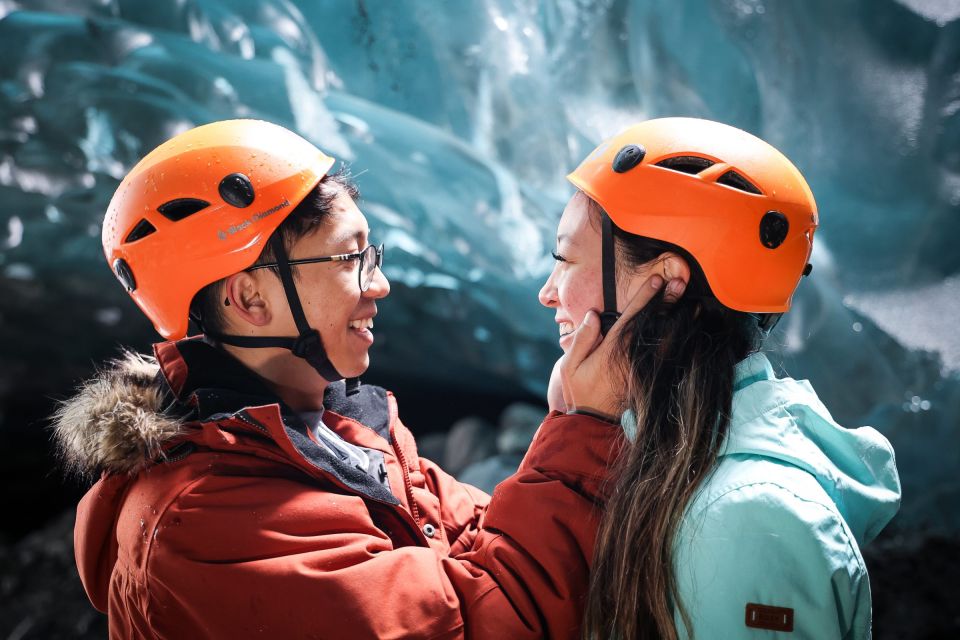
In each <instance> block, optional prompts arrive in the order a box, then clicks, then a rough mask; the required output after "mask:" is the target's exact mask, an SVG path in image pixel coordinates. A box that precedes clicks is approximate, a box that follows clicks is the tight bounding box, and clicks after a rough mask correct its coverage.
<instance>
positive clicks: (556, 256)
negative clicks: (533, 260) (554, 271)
mask: <svg viewBox="0 0 960 640" xmlns="http://www.w3.org/2000/svg"><path fill="white" fill-rule="evenodd" d="M550 255H552V256H553V259H554V260H556V261H557V262H566V261H567V259H566V258H564V257H563V256H562V255H560V254H559V253H556V252H555V251H551V252H550Z"/></svg>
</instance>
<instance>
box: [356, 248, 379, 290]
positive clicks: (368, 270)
mask: <svg viewBox="0 0 960 640" xmlns="http://www.w3.org/2000/svg"><path fill="white" fill-rule="evenodd" d="M377 253H378V252H377V247H375V246H373V245H370V246H368V247H367V248H366V249H364V250H363V255H361V256H360V290H361V291H366V290H367V289H369V288H370V283H371V282H372V281H373V274H374V272H375V271H376V270H377V267H378V266H380V265H379V264H377V262H378V260H377Z"/></svg>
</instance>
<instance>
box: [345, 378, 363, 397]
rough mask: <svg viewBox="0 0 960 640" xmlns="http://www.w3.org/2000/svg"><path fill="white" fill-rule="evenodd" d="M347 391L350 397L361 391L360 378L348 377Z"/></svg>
mask: <svg viewBox="0 0 960 640" xmlns="http://www.w3.org/2000/svg"><path fill="white" fill-rule="evenodd" d="M346 393H347V396H348V397H349V396H354V395H357V394H358V393H360V378H347V382H346Z"/></svg>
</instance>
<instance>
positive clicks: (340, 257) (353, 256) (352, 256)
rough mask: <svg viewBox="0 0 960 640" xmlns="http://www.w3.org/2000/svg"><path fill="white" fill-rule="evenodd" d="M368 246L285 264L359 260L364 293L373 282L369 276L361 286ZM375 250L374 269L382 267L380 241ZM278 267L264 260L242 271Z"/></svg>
mask: <svg viewBox="0 0 960 640" xmlns="http://www.w3.org/2000/svg"><path fill="white" fill-rule="evenodd" d="M370 247H373V245H372V244H368V245H367V246H365V247H364V248H363V249H362V250H361V251H358V252H357V253H338V254H336V255H332V256H320V257H317V258H298V259H296V260H287V264H288V265H290V266H291V267H295V266H298V265H301V264H314V263H317V262H346V261H348V260H359V261H360V268H359V269H357V284H358V285H359V286H360V292H361V293H364V292H366V291H368V290H369V289H370V284H371V283H373V276H371V277H370V281H369V282H367V286H366V287H364V286H363V260H364V258H363V256H364V254H366V252H367V251H368V250H369V249H370ZM375 251H376V257H375V258H374V262H375V263H376V266H375V267H374V271H376V270H377V269H380V268H381V267H383V243H382V242H381V243H380V244H379V245H377V246H376V247H375ZM279 267H280V265H279V264H278V263H276V262H265V263H263V264H255V265H253V266H252V267H248V268H246V269H244V271H256V270H257V269H274V268H279Z"/></svg>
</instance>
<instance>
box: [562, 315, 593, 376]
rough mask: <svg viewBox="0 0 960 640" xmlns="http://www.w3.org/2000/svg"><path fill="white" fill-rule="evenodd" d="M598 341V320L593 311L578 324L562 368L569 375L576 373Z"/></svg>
mask: <svg viewBox="0 0 960 640" xmlns="http://www.w3.org/2000/svg"><path fill="white" fill-rule="evenodd" d="M600 339H601V335H600V318H599V317H598V316H597V314H596V312H595V311H593V310H590V311H587V313H586V315H585V316H583V322H581V323H580V326H579V327H578V328H577V332H576V333H575V334H574V335H573V344H572V345H570V350H569V351H568V352H567V354H566V358H564V359H565V361H566V362H564V365H563V368H564V369H565V370H566V371H568V372H571V373H572V372H573V371H576V370H577V369H578V368H579V367H580V363H582V362H583V361H584V359H586V357H587V356H589V355H590V353H591V352H592V351H593V350H594V349H596V347H597V343H598V342H600Z"/></svg>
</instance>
